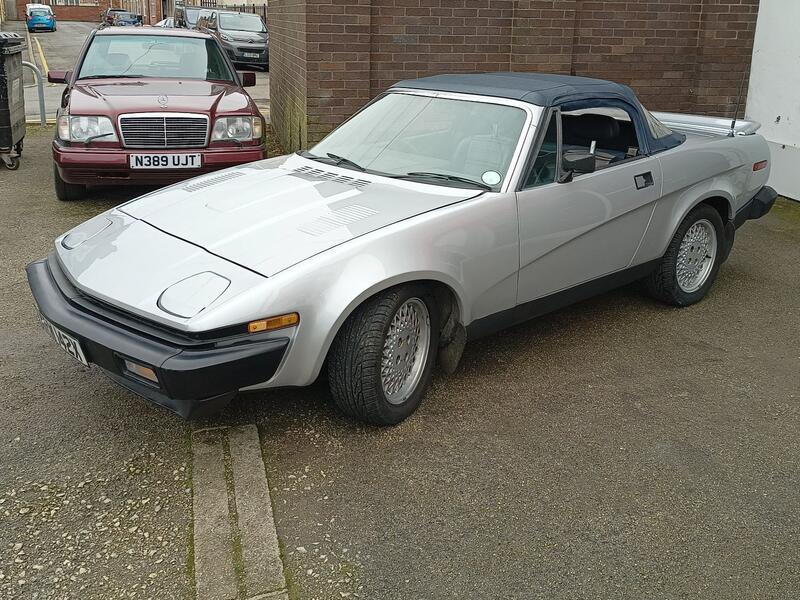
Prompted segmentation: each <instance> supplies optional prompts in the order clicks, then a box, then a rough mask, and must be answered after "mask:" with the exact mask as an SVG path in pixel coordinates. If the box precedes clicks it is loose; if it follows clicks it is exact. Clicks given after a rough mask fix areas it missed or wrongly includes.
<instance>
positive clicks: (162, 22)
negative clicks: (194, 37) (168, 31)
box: [153, 17, 175, 27]
mask: <svg viewBox="0 0 800 600" xmlns="http://www.w3.org/2000/svg"><path fill="white" fill-rule="evenodd" d="M174 22H175V21H174V20H173V18H172V17H167V18H166V19H161V20H160V21H159V22H158V23H156V24H155V25H153V27H174V26H175V25H174Z"/></svg>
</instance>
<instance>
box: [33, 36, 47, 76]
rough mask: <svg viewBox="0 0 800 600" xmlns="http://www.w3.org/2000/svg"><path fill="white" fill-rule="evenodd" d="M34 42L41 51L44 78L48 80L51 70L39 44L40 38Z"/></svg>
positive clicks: (34, 39)
mask: <svg viewBox="0 0 800 600" xmlns="http://www.w3.org/2000/svg"><path fill="white" fill-rule="evenodd" d="M33 41H34V42H36V47H37V48H38V49H39V58H40V59H41V61H42V77H44V78H45V79H47V72H48V71H49V70H50V68H49V67H48V66H47V59H46V58H45V57H44V50H42V45H41V44H40V43H39V38H33Z"/></svg>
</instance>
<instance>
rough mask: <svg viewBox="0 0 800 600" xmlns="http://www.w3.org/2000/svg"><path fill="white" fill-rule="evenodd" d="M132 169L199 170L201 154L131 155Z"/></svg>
mask: <svg viewBox="0 0 800 600" xmlns="http://www.w3.org/2000/svg"><path fill="white" fill-rule="evenodd" d="M130 161H131V169H199V168H200V167H201V166H202V164H203V163H202V155H200V154H131V156H130Z"/></svg>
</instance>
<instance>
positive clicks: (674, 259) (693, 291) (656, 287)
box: [645, 204, 726, 306]
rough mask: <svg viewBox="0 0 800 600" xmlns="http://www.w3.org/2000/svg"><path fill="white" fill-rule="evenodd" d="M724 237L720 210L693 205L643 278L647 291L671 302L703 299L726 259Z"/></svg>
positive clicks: (679, 304)
mask: <svg viewBox="0 0 800 600" xmlns="http://www.w3.org/2000/svg"><path fill="white" fill-rule="evenodd" d="M725 239H726V238H725V228H724V226H723V224H722V218H721V217H720V216H719V213H718V212H717V211H716V210H715V209H714V208H713V207H711V206H709V205H707V204H700V205H698V206H696V207H695V208H694V209H692V211H691V212H690V213H689V214H688V215H687V216H686V218H685V219H684V220H683V222H682V223H681V224H680V227H678V230H677V231H676V232H675V235H674V236H673V238H672V241H671V242H670V244H669V246H668V247H667V251H666V252H665V253H664V256H663V257H662V258H661V262H660V263H659V265H658V267H657V268H656V270H655V271H653V273H651V274H650V275H649V276H648V277H647V279H645V284H646V286H647V290H648V292H649V293H650V295H651V296H653V297H654V298H656V299H657V300H661V301H662V302H666V303H667V304H672V305H673V306H689V305H690V304H694V303H695V302H699V301H700V300H702V299H703V298H704V297H705V295H706V294H707V293H708V290H709V289H711V286H712V285H713V284H714V280H715V279H716V278H717V273H718V272H719V267H720V264H722V261H723V260H724V259H725V256H724V255H725V253H726V242H725Z"/></svg>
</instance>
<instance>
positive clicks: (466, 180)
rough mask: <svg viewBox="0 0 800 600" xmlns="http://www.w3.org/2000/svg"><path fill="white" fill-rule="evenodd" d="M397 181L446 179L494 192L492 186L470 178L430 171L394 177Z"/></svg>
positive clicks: (413, 172)
mask: <svg viewBox="0 0 800 600" xmlns="http://www.w3.org/2000/svg"><path fill="white" fill-rule="evenodd" d="M392 177H394V178H395V179H444V180H446V181H455V182H457V183H466V184H468V185H471V186H474V187H476V188H479V189H482V190H486V191H487V192H491V191H492V189H493V188H492V186H490V185H487V184H485V183H483V182H482V181H475V180H474V179H469V178H468V177H459V176H458V175H448V174H447V173H433V172H428V171H411V172H410V173H406V174H405V175H392Z"/></svg>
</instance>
